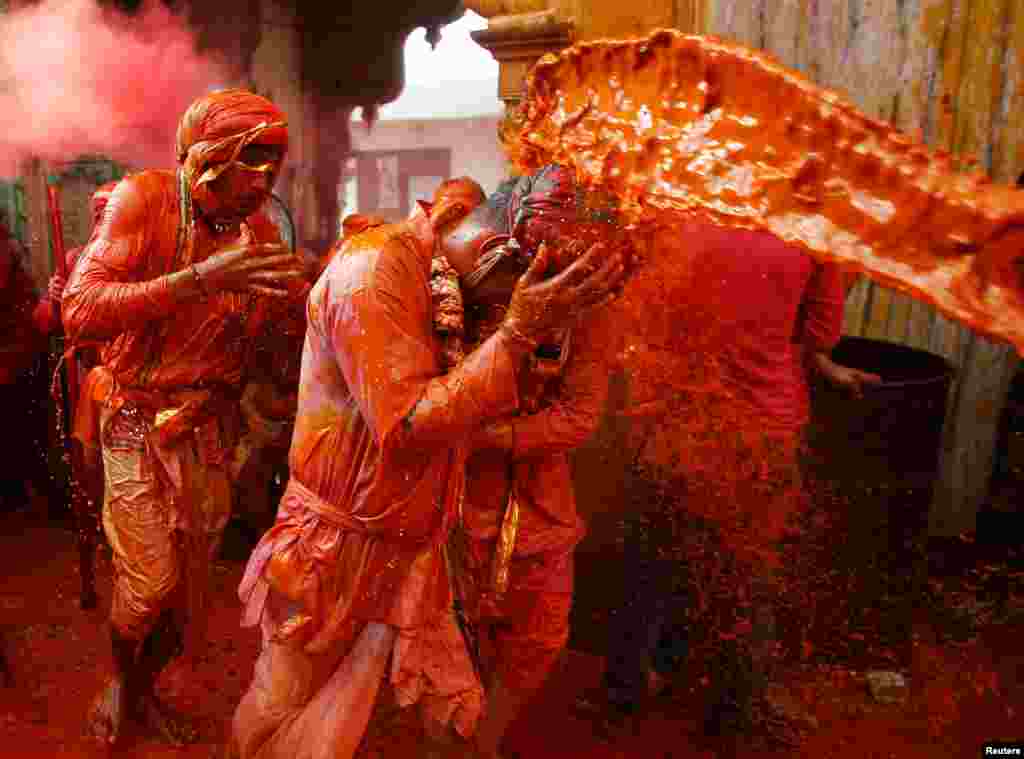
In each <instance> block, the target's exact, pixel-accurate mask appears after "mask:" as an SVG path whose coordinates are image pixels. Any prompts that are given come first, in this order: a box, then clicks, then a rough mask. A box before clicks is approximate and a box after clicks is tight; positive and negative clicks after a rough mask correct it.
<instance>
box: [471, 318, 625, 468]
mask: <svg viewBox="0 0 1024 759" xmlns="http://www.w3.org/2000/svg"><path fill="white" fill-rule="evenodd" d="M575 332H576V333H575V334H574V335H573V345H572V350H573V353H571V354H570V357H569V362H568V365H567V366H566V371H565V376H564V380H563V384H562V391H561V393H560V395H559V397H558V398H556V399H555V400H554V402H553V403H551V404H550V405H549V406H547V407H545V408H544V409H543V410H541V411H539V412H538V413H536V414H531V415H529V416H524V417H517V418H510V419H505V420H502V421H499V422H497V423H495V424H492V425H490V426H488V427H487V428H485V429H484V430H483V431H482V432H481V434H480V435H478V436H477V438H476V439H475V441H474V443H475V445H476V446H478V447H482V448H499V449H501V450H504V451H507V452H509V453H511V454H512V455H513V456H514V457H515V458H529V457H531V456H538V455H545V454H554V453H562V452H567V451H571V450H573V449H574V448H578V447H579V446H581V445H582V444H583V443H585V442H586V441H587V439H588V438H589V437H590V436H591V435H593V434H594V432H595V431H596V430H597V427H598V425H599V424H600V421H601V414H602V413H603V412H604V408H605V403H606V402H607V399H608V383H609V376H610V369H611V366H612V363H613V362H614V360H615V351H616V348H617V346H618V345H619V343H620V342H621V339H620V338H619V337H618V336H617V333H616V331H615V330H614V329H613V325H611V324H609V323H608V322H607V319H606V314H605V313H592V314H590V315H589V316H588V317H587V321H586V323H585V324H581V325H580V326H578V327H577V328H576V331H575Z"/></svg>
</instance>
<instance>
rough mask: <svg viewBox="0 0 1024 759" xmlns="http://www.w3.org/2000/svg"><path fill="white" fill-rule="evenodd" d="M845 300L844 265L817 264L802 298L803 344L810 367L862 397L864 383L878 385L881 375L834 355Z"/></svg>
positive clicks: (840, 331)
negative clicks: (837, 359)
mask: <svg viewBox="0 0 1024 759" xmlns="http://www.w3.org/2000/svg"><path fill="white" fill-rule="evenodd" d="M845 301H846V283H845V282H844V280H843V270H842V268H841V267H840V266H838V265H837V264H834V263H819V264H817V265H816V266H815V269H814V273H813V274H812V275H811V279H810V281H809V282H808V285H807V291H806V295H805V296H804V301H803V324H802V335H803V344H804V347H805V349H806V351H807V355H808V360H809V364H810V366H811V368H813V369H814V370H816V371H818V372H819V373H820V374H821V375H822V376H824V377H825V379H827V380H828V381H829V382H830V383H831V384H832V385H835V386H836V387H840V388H843V389H845V390H847V391H848V392H850V393H851V394H852V395H853V396H854V397H856V398H859V397H860V396H861V395H862V394H863V391H864V385H876V384H878V383H879V382H881V381H882V378H881V377H879V376H878V375H877V374H870V373H868V372H863V371H860V370H859V369H853V368H851V367H847V366H842V365H840V364H837V363H835V362H834V361H833V360H832V359H831V355H832V349H833V348H835V346H836V343H838V342H839V338H840V337H841V336H842V332H843V308H844V305H845Z"/></svg>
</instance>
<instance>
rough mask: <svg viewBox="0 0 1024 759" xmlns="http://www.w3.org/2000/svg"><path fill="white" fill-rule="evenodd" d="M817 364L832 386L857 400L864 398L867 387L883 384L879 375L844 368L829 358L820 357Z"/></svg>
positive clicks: (847, 367)
mask: <svg viewBox="0 0 1024 759" xmlns="http://www.w3.org/2000/svg"><path fill="white" fill-rule="evenodd" d="M817 363H818V368H819V369H820V370H821V373H822V374H823V375H824V376H825V379H827V380H828V381H829V383H830V384H831V385H832V386H834V387H837V388H840V389H842V390H845V391H846V392H848V393H849V394H850V395H852V396H853V397H854V398H857V399H860V398H863V397H864V387H865V386H866V385H878V384H881V382H882V378H881V377H880V376H879V375H877V374H872V373H871V372H865V371H861V370H860V369H854V368H853V367H850V366H842V365H841V364H837V363H836V362H834V361H833V360H832V359H830V358H828V357H827V356H823V355H819V356H818V361H817Z"/></svg>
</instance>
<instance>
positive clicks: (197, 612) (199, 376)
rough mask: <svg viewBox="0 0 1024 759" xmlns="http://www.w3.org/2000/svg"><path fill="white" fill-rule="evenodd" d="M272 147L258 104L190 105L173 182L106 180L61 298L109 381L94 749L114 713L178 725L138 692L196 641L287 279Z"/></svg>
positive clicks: (223, 98)
mask: <svg viewBox="0 0 1024 759" xmlns="http://www.w3.org/2000/svg"><path fill="white" fill-rule="evenodd" d="M287 143H288V128H287V123H286V121H285V116H284V114H283V113H282V112H281V111H280V110H279V109H278V108H277V107H276V106H275V105H274V104H273V103H271V102H270V101H269V100H267V99H265V98H262V97H259V96H257V95H254V94H252V93H250V92H246V91H244V90H223V91H219V92H214V93H210V94H208V95H206V96H204V97H202V98H199V99H198V100H196V101H195V102H194V103H193V104H192V105H191V106H190V107H189V109H188V110H187V111H186V112H185V115H184V116H183V117H182V120H181V123H180V124H179V127H178V135H177V158H178V169H177V171H176V172H175V171H146V172H142V173H139V174H135V175H133V176H131V177H128V178H125V179H123V180H122V181H121V182H120V183H119V184H118V186H117V188H116V190H115V191H114V193H113V196H112V197H111V198H110V202H109V205H108V207H107V211H106V214H105V216H104V219H103V222H102V223H101V225H100V228H99V229H98V230H97V232H96V233H95V235H94V236H93V238H92V240H91V241H90V243H89V245H88V246H87V248H86V250H85V251H84V252H83V254H82V259H81V261H80V262H79V263H78V265H77V266H76V267H75V271H74V272H73V273H72V276H71V281H70V282H69V283H68V287H67V290H66V292H65V294H64V304H63V315H64V325H65V328H66V330H67V333H68V338H69V340H70V341H71V342H72V343H73V344H74V345H75V346H77V347H84V346H86V345H87V344H89V343H98V344H101V346H102V347H101V361H102V365H103V366H104V367H105V368H106V369H107V370H108V371H109V373H110V376H111V382H112V384H111V390H110V393H109V395H108V397H107V398H106V400H105V402H104V405H103V409H102V412H101V414H100V430H101V448H102V453H103V465H104V470H105V490H106V492H105V499H104V506H103V526H104V531H105V532H106V536H107V539H108V541H109V543H110V545H111V548H112V550H113V553H114V592H113V600H112V603H111V611H110V622H111V641H112V647H113V657H114V675H113V677H112V678H111V680H110V682H109V683H108V685H107V686H106V687H105V688H104V690H103V691H102V692H101V693H100V695H99V697H98V698H97V700H96V703H95V705H94V708H93V712H92V714H91V719H90V723H91V727H92V729H93V730H94V732H95V734H96V735H97V737H99V738H100V739H102V740H104V741H109V742H111V743H113V742H115V741H116V740H117V739H118V738H119V736H120V735H121V733H122V729H123V727H124V722H125V720H126V719H127V718H136V719H140V720H142V721H144V722H145V723H147V724H148V725H150V726H151V727H152V728H153V729H156V730H159V731H160V732H161V733H162V735H163V736H164V737H165V738H167V739H170V740H175V741H180V740H181V739H183V737H184V735H185V733H186V732H187V731H186V726H185V725H184V724H183V723H182V722H181V721H180V719H179V718H177V717H176V716H175V715H173V714H171V713H170V711H169V710H168V709H167V708H166V707H165V706H163V705H162V704H160V703H159V702H158V701H157V699H156V698H155V696H154V690H153V688H154V683H155V681H156V678H157V676H158V675H159V674H160V672H161V671H162V670H163V669H164V667H165V666H166V665H167V664H168V663H169V662H170V661H171V660H172V659H173V658H174V657H175V656H177V655H178V654H179V653H180V652H182V651H184V652H185V653H193V652H194V651H195V646H196V644H197V643H199V642H201V641H202V637H203V623H204V621H205V616H204V614H205V613H204V608H205V600H206V594H207V590H208V584H209V571H210V564H211V562H212V559H213V557H214V555H215V552H216V550H217V547H218V545H219V541H220V537H221V533H222V530H223V528H224V525H225V523H226V522H227V520H228V517H229V515H230V511H231V489H230V480H229V466H230V460H231V458H232V456H233V449H234V446H235V444H236V442H237V437H238V427H239V395H240V393H241V388H242V386H243V384H244V382H245V379H246V377H247V374H248V372H249V371H251V370H252V367H251V366H250V358H251V357H250V350H249V348H250V346H251V343H252V342H253V335H256V334H258V332H259V330H260V328H261V327H262V325H261V324H260V319H259V314H260V312H261V309H260V308H259V305H260V302H261V301H262V300H263V298H264V297H265V296H273V297H281V296H284V295H287V294H288V287H289V286H290V285H292V284H294V283H297V282H298V281H299V280H300V279H301V268H300V265H299V263H298V262H297V260H296V259H295V258H294V257H293V256H292V255H291V254H288V253H286V252H285V251H284V249H283V248H282V246H281V245H280V238H279V236H278V233H277V230H276V228H275V227H274V226H273V224H272V222H271V221H270V220H269V218H268V217H267V216H266V215H265V213H263V212H262V211H261V208H262V206H263V205H264V203H265V201H266V200H267V198H268V196H269V193H270V189H271V187H272V186H273V183H274V180H275V178H276V176H277V174H278V172H279V170H280V167H281V162H282V160H283V158H284V154H285V151H286V149H287Z"/></svg>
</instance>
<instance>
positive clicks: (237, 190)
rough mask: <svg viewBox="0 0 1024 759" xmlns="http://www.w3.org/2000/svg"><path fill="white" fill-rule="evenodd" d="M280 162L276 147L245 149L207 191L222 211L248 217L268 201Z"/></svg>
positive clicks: (251, 147)
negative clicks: (209, 191) (214, 198)
mask: <svg viewBox="0 0 1024 759" xmlns="http://www.w3.org/2000/svg"><path fill="white" fill-rule="evenodd" d="M283 160H284V151H283V150H282V149H281V148H280V147H279V146H277V145H263V144H260V143H252V144H250V145H246V146H245V147H244V148H242V150H241V151H240V152H239V154H238V157H237V158H236V159H235V160H234V161H233V162H232V163H231V164H230V165H229V166H228V167H227V168H226V169H225V170H224V171H223V172H221V174H220V175H219V176H218V177H217V178H216V179H214V180H213V181H211V182H210V190H211V192H212V193H213V195H214V196H215V197H216V198H217V201H218V202H219V205H220V206H221V207H222V209H223V210H224V211H230V212H232V214H234V215H238V216H249V215H250V214H253V213H255V212H256V211H258V210H259V209H260V207H262V205H263V204H264V203H265V202H266V201H267V198H268V197H269V196H270V192H271V190H272V189H273V187H274V183H275V182H276V181H277V175H278V173H279V172H280V170H281V163H282V161H283Z"/></svg>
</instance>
